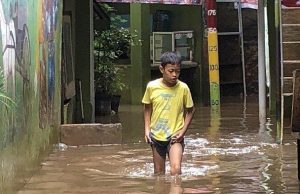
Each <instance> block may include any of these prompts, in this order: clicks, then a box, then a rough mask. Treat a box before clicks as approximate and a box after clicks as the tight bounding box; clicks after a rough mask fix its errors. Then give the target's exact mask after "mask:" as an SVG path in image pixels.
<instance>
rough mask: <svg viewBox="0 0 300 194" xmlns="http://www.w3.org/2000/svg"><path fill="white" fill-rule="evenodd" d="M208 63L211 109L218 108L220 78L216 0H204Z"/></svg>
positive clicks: (216, 109) (217, 109)
mask: <svg viewBox="0 0 300 194" xmlns="http://www.w3.org/2000/svg"><path fill="white" fill-rule="evenodd" d="M206 6H207V9H206V16H207V37H208V38H207V40H208V64H209V85H210V105H211V109H212V110H215V111H216V112H219V110H220V78H219V52H218V31H217V9H216V8H217V4H216V0H206Z"/></svg>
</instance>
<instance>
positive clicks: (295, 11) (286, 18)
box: [281, 7, 300, 24]
mask: <svg viewBox="0 0 300 194" xmlns="http://www.w3.org/2000/svg"><path fill="white" fill-rule="evenodd" d="M281 14H282V24H300V8H298V7H297V8H287V9H282V10H281Z"/></svg>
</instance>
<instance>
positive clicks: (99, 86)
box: [94, 4, 137, 95]
mask: <svg viewBox="0 0 300 194" xmlns="http://www.w3.org/2000/svg"><path fill="white" fill-rule="evenodd" d="M103 8H104V9H105V10H106V12H107V13H108V12H109V11H111V10H113V8H112V7H110V6H108V5H107V4H103ZM111 21H113V25H110V29H108V30H103V31H99V30H94V61H95V87H96V88H95V89H96V92H97V91H99V92H101V93H104V94H108V95H112V94H119V93H120V92H121V91H122V90H123V89H124V88H125V84H124V83H123V82H122V79H121V77H122V74H121V72H120V68H118V67H116V65H115V64H116V62H117V60H118V59H120V58H122V57H124V56H129V55H130V47H131V45H134V44H135V43H136V37H137V35H136V32H133V33H132V32H130V30H129V29H126V28H122V27H121V28H118V27H117V25H116V24H117V23H123V22H125V21H124V19H122V18H121V17H119V16H116V15H114V16H112V17H111Z"/></svg>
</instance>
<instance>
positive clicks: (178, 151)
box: [169, 143, 183, 175]
mask: <svg viewBox="0 0 300 194" xmlns="http://www.w3.org/2000/svg"><path fill="white" fill-rule="evenodd" d="M182 154H183V147H182V144H181V143H174V144H172V146H171V147H170V150H169V159H170V171H171V175H176V174H181V161H182Z"/></svg>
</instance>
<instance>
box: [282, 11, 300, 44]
mask: <svg viewBox="0 0 300 194" xmlns="http://www.w3.org/2000/svg"><path fill="white" fill-rule="evenodd" d="M298 17H300V15H299V16H298ZM282 40H283V42H291V41H300V24H292V25H291V24H283V25H282Z"/></svg>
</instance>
